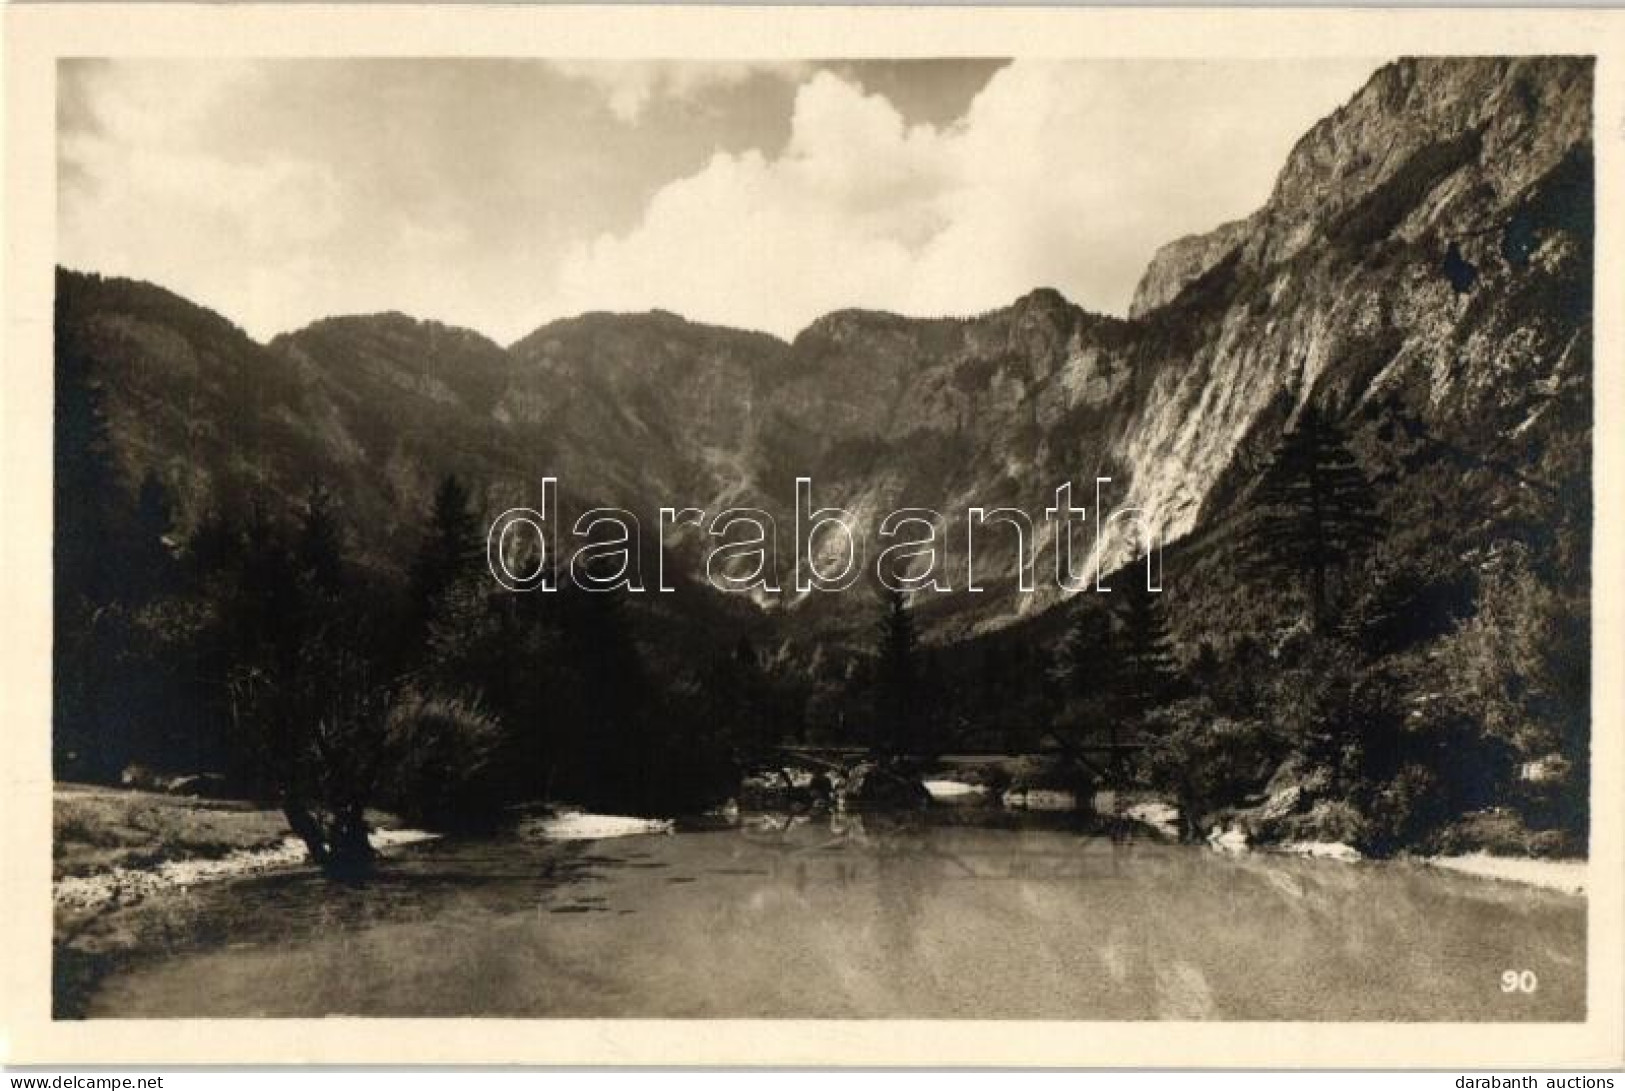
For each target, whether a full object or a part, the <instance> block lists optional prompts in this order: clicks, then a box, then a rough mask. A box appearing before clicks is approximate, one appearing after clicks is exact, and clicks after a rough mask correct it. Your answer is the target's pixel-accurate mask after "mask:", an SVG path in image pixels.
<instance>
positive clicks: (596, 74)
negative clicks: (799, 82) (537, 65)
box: [549, 60, 806, 125]
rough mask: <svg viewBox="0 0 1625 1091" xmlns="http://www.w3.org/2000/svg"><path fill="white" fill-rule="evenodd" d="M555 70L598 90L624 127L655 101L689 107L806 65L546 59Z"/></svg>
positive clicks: (793, 74) (794, 74) (796, 72)
mask: <svg viewBox="0 0 1625 1091" xmlns="http://www.w3.org/2000/svg"><path fill="white" fill-rule="evenodd" d="M549 64H550V65H551V67H552V68H553V70H554V71H555V72H557V73H558V74H559V75H561V76H565V77H567V78H569V79H573V80H579V81H582V82H585V83H588V84H591V85H592V86H594V87H596V88H598V89H599V90H600V91H602V92H603V93H604V95H605V96H607V97H606V103H605V104H606V105H607V106H608V108H609V111H610V113H612V114H613V115H615V117H616V119H617V120H619V121H621V122H623V123H624V124H627V125H634V124H637V123H638V122H639V121H641V120H642V119H643V116H644V114H645V112H646V111H647V110H648V108H649V105H650V103H652V102H654V101H655V100H657V99H669V100H673V101H677V102H688V103H692V102H695V101H697V100H698V99H699V98H700V97H701V96H702V95H703V94H704V93H705V92H708V91H713V90H719V89H720V90H727V89H729V88H734V87H738V86H739V85H740V84H743V83H745V82H746V81H748V80H750V79H751V78H752V77H754V76H757V75H770V76H774V77H776V78H779V79H785V80H791V81H794V80H795V79H797V78H799V76H800V75H801V74H802V73H803V72H804V71H805V69H806V66H805V65H802V64H798V63H795V62H785V63H771V62H762V63H757V62H750V61H605V60H591V61H551V62H549Z"/></svg>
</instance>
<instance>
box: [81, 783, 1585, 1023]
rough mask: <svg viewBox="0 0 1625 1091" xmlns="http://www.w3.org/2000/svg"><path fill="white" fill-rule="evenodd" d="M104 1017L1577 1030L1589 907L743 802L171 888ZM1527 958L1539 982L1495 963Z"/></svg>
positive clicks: (106, 993) (101, 988)
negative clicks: (1511, 979)
mask: <svg viewBox="0 0 1625 1091" xmlns="http://www.w3.org/2000/svg"><path fill="white" fill-rule="evenodd" d="M141 914H142V922H143V923H142V924H141V926H140V928H139V929H138V930H137V931H138V932H139V935H140V937H141V938H140V942H139V943H138V944H137V945H136V947H135V949H134V950H133V952H130V953H127V954H126V955H125V956H123V957H121V958H119V959H117V960H115V961H112V962H110V963H109V964H108V965H107V966H106V967H104V969H103V972H102V973H101V974H100V975H99V978H98V980H97V981H96V983H95V984H94V986H93V987H92V988H91V989H90V990H89V991H88V993H87V995H86V996H85V998H84V1004H83V1008H84V1012H85V1014H88V1015H90V1016H92V1017H95V1016H123V1017H155V1016H193V1017H197V1016H210V1017H226V1016H317V1015H328V1014H348V1015H371V1016H465V1015H494V1016H536V1017H581V1016H604V1017H627V1018H634V1017H650V1018H690V1017H693V1018H700V1017H729V1018H733V1017H737V1018H749V1017H764V1018H773V1017H786V1018H874V1017H932V1018H978V1019H988V1018H1027V1019H1091V1020H1122V1019H1230V1020H1315V1019H1337V1020H1493V1021H1504V1020H1572V1019H1580V1018H1583V1016H1584V1004H1585V1000H1584V997H1585V900H1584V899H1583V898H1581V897H1574V896H1569V895H1563V894H1558V893H1554V892H1550V891H1543V890H1538V889H1533V888H1527V887H1522V886H1516V885H1513V884H1508V883H1499V882H1492V881H1486V880H1482V879H1476V878H1469V877H1464V876H1456V875H1448V874H1443V873H1440V872H1438V871H1436V870H1433V869H1429V868H1426V867H1424V866H1422V865H1420V864H1412V863H1406V862H1392V863H1370V862H1361V863H1352V864H1351V863H1344V862H1338V861H1331V860H1311V859H1296V858H1288V857H1281V856H1270V855H1259V854H1253V855H1242V856H1227V855H1222V854H1219V853H1215V852H1212V851H1209V850H1207V849H1205V848H1195V847H1189V846H1178V845H1171V844H1165V843H1160V842H1158V841H1155V840H1150V839H1138V838H1122V837H1118V838H1115V839H1114V838H1112V837H1108V836H1104V835H1102V834H1100V833H1099V832H1096V831H1091V830H1089V829H1088V828H1085V827H1083V826H1080V825H1078V824H1077V823H1076V822H1075V820H1071V819H1068V818H1066V817H1062V816H1038V815H1021V814H1016V813H1011V812H992V811H980V812H953V811H946V812H933V813H932V815H931V816H930V817H929V818H928V817H925V816H907V817H902V816H896V817H889V816H885V815H874V814H868V815H864V816H861V817H859V816H844V815H835V816H817V817H806V816H803V817H798V818H794V819H792V818H789V817H788V816H766V815H764V816H754V817H750V816H747V817H746V818H745V819H744V820H742V821H739V820H736V821H724V820H712V821H704V822H696V823H687V824H680V825H679V827H678V829H677V830H676V832H673V833H666V834H649V835H640V836H631V837H619V838H614V839H604V840H598V841H578V842H563V843H560V842H548V841H542V840H530V839H526V838H522V837H518V836H510V837H503V838H495V839H478V840H475V839H468V840H456V839H448V840H443V841H437V842H430V843H426V844H422V845H415V846H411V847H410V848H407V849H404V850H401V851H399V852H398V853H397V854H395V855H393V856H391V857H390V858H388V859H387V860H386V861H384V863H383V865H382V867H381V869H380V872H379V874H378V875H377V876H376V877H375V878H372V879H370V880H368V881H367V882H366V883H364V884H358V885H344V884H339V883H335V882H331V881H328V880H326V879H323V878H322V877H320V876H319V875H317V874H315V873H314V872H313V871H310V870H308V869H298V870H294V871H289V872H285V873H280V874H274V875H261V876H255V877H251V878H244V879H241V880H235V881H229V882H220V883H215V884H210V885H205V886H197V887H192V888H188V889H184V890H176V891H170V892H167V893H165V894H163V895H162V896H161V898H158V899H154V900H153V904H148V905H144V906H143V907H141ZM1508 970H1512V971H1517V972H1519V973H1521V972H1523V971H1530V972H1531V974H1532V977H1526V978H1523V979H1522V980H1523V981H1524V982H1526V983H1527V982H1529V981H1534V982H1536V983H1537V984H1536V985H1535V987H1534V988H1533V990H1532V991H1521V990H1515V991H1512V992H1504V991H1502V987H1501V979H1502V974H1503V973H1504V972H1505V971H1508Z"/></svg>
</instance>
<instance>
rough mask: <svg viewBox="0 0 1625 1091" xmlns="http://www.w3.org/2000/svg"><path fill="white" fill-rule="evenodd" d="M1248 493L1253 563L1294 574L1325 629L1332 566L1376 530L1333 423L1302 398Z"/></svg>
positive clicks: (1367, 492) (1364, 489) (1358, 475)
mask: <svg viewBox="0 0 1625 1091" xmlns="http://www.w3.org/2000/svg"><path fill="white" fill-rule="evenodd" d="M1255 498H1256V499H1257V501H1258V503H1259V505H1260V508H1261V516H1260V518H1259V520H1258V521H1257V522H1256V523H1255V524H1254V526H1253V530H1252V534H1251V535H1250V539H1249V545H1250V547H1251V549H1252V551H1253V560H1254V563H1255V564H1256V565H1258V566H1260V567H1262V568H1265V569H1268V570H1271V571H1273V570H1274V569H1275V568H1277V567H1284V568H1286V569H1288V570H1289V571H1291V572H1294V573H1296V574H1297V575H1298V576H1300V577H1301V578H1302V579H1303V580H1304V581H1305V584H1306V590H1307V594H1308V599H1309V608H1310V619H1311V621H1312V622H1313V623H1314V625H1315V627H1316V628H1317V629H1320V630H1324V629H1325V627H1326V625H1327V623H1328V621H1329V614H1330V598H1331V595H1330V590H1329V582H1330V576H1331V573H1332V572H1333V570H1334V569H1336V568H1338V567H1339V566H1341V565H1342V564H1344V563H1346V562H1347V561H1348V560H1350V559H1351V558H1352V557H1353V556H1355V555H1356V554H1357V553H1359V552H1360V551H1361V550H1362V549H1363V548H1364V547H1365V546H1367V545H1369V544H1370V543H1371V542H1372V541H1374V540H1375V539H1376V538H1377V536H1378V534H1379V532H1380V523H1379V521H1378V518H1377V515H1376V513H1375V512H1374V511H1373V509H1372V507H1371V483H1370V480H1369V479H1368V478H1367V477H1366V475H1365V472H1364V471H1363V470H1362V469H1361V468H1360V464H1359V462H1358V461H1357V460H1356V459H1355V457H1354V455H1353V453H1352V452H1351V451H1350V450H1349V447H1348V439H1347V437H1346V436H1345V434H1344V433H1343V431H1342V429H1341V428H1339V427H1338V426H1337V424H1336V422H1334V421H1332V420H1331V419H1329V418H1328V417H1327V416H1326V415H1325V414H1324V413H1323V412H1322V411H1321V410H1319V409H1318V408H1316V407H1315V406H1314V405H1313V404H1308V405H1305V406H1304V407H1303V409H1302V411H1301V412H1300V413H1299V414H1298V419H1297V420H1296V421H1295V422H1293V424H1292V425H1291V426H1290V427H1288V428H1287V430H1286V432H1285V433H1284V434H1283V435H1282V436H1281V442H1280V445H1279V446H1278V447H1277V448H1276V450H1275V453H1274V455H1273V457H1272V458H1271V461H1270V465H1269V466H1268V467H1267V468H1266V469H1265V471H1264V475H1263V478H1262V479H1261V481H1260V483H1259V487H1258V491H1257V492H1256V494H1255Z"/></svg>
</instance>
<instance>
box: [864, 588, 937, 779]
mask: <svg viewBox="0 0 1625 1091" xmlns="http://www.w3.org/2000/svg"><path fill="white" fill-rule="evenodd" d="M877 630H878V631H877V642H876V653H877V654H876V663H875V719H876V723H875V732H874V738H873V740H872V744H873V746H874V749H875V750H876V751H877V752H878V753H880V754H882V755H884V756H888V757H897V756H900V755H904V754H918V753H919V751H920V748H921V747H922V746H923V745H924V743H925V740H924V738H923V734H924V732H923V731H922V730H921V728H922V720H923V717H922V715H921V712H922V709H921V708H920V696H921V694H920V663H919V636H918V634H917V633H916V632H915V629H914V618H913V616H912V615H911V614H910V612H909V608H908V600H907V599H906V598H905V597H904V595H903V593H902V592H900V591H895V590H888V591H887V592H886V594H885V598H884V613H883V614H882V615H881V618H880V622H879V624H878V626H877Z"/></svg>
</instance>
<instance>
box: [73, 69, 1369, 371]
mask: <svg viewBox="0 0 1625 1091" xmlns="http://www.w3.org/2000/svg"><path fill="white" fill-rule="evenodd" d="M1373 67H1375V66H1374V64H1373V63H1371V62H1349V63H1333V62H1327V61H1325V60H1319V61H1314V62H1267V61H1265V62H1260V61H1235V62H1223V63H1206V62H1142V61H1123V62H1110V61H1109V62H1100V61H1077V62H1064V61H1018V62H1015V63H1012V64H1009V65H1005V66H1003V67H996V66H994V65H991V64H988V63H986V62H982V63H975V62H932V63H931V64H929V65H913V64H911V63H910V62H902V61H893V62H840V63H831V64H827V65H825V64H813V63H806V64H801V63H790V64H778V63H773V64H758V63H754V62H745V63H713V62H703V63H701V62H626V63H621V62H600V61H593V62H580V63H566V64H560V63H555V62H543V63H536V62H531V61H499V60H466V61H465V60H450V61H434V60H429V61H421V60H391V61H383V60H374V61H354V60H287V61H270V60H261V61H252V62H243V63H238V62H227V61H214V60H209V61H180V60H174V59H156V58H154V59H120V60H116V61H90V60H80V61H67V62H63V64H62V66H61V69H60V73H59V74H60V77H61V78H60V79H59V87H60V92H59V93H60V95H61V99H60V102H59V111H58V115H59V132H58V165H59V168H60V174H59V187H60V188H59V194H58V199H59V203H58V208H59V217H58V230H59V235H58V254H59V260H60V261H62V262H63V263H64V264H66V265H69V266H72V267H75V268H80V269H87V270H94V271H97V272H101V273H107V274H119V275H127V276H134V277H140V278H143V279H147V280H152V281H156V282H158V283H160V284H163V285H165V286H166V287H169V288H171V289H173V290H175V291H178V292H180V293H181V294H183V295H186V296H188V297H189V298H192V299H194V300H196V301H198V302H200V303H203V304H205V305H208V306H211V307H214V308H215V309H217V310H219V311H220V312H221V313H223V314H226V315H227V316H229V317H231V318H232V319H234V320H236V321H238V322H240V323H242V325H243V326H244V327H245V328H246V329H248V331H249V332H250V333H252V334H254V335H255V336H258V337H262V338H264V337H269V336H272V335H274V334H276V333H278V332H281V331H283V330H288V329H292V328H296V327H298V326H300V325H303V324H304V323H306V322H309V321H311V320H313V319H316V318H319V317H322V316H324V315H331V314H343V313H355V312H363V311H377V310H387V309H399V310H403V311H406V312H408V313H412V314H416V315H419V316H421V317H428V318H438V319H441V320H443V321H448V322H453V323H458V324H463V325H469V326H473V327H474V328H477V329H479V330H481V331H482V332H485V333H487V334H489V335H491V336H493V337H496V338H499V339H501V340H513V339H515V338H517V337H519V336H522V335H523V334H525V333H528V332H529V331H530V330H531V329H534V328H535V326H536V325H537V324H539V323H540V322H542V321H546V320H548V319H552V318H559V317H564V316H567V315H570V314H576V313H580V312H582V311H587V310H644V309H648V308H652V307H662V308H666V309H669V310H673V311H677V312H678V313H681V314H684V315H687V316H689V317H691V318H695V319H700V320H705V321H711V322H718V323H723V324H728V325H736V326H744V327H751V328H757V329H766V330H771V331H774V332H776V333H779V334H782V335H791V334H794V333H795V332H797V331H798V330H800V329H801V328H803V327H804V326H805V325H806V324H807V323H808V322H809V321H811V320H812V319H814V318H816V317H817V316H818V315H820V314H823V313H826V312H828V311H830V310H835V309H838V308H841V307H848V306H864V307H878V308H886V309H890V310H895V311H900V312H902V313H905V314H916V315H940V314H968V313H976V312H980V311H984V310H987V309H990V308H993V307H997V306H1001V305H1004V304H1006V303H1008V302H1009V301H1011V300H1012V299H1014V298H1016V297H1017V296H1019V295H1021V294H1023V293H1025V292H1027V291H1030V290H1031V289H1032V288H1034V287H1038V286H1040V285H1048V286H1052V287H1055V288H1059V289H1060V290H1061V291H1063V292H1065V293H1066V294H1067V295H1068V296H1070V297H1071V298H1073V299H1075V300H1077V301H1078V302H1080V303H1082V304H1084V305H1086V306H1089V307H1092V308H1095V309H1098V310H1106V311H1118V312H1120V311H1122V310H1124V309H1125V308H1126V307H1127V305H1128V302H1129V298H1130V295H1131V293H1132V291H1133V288H1134V285H1135V283H1136V281H1137V280H1138V278H1139V275H1140V273H1141V272H1142V271H1143V269H1144V267H1145V264H1146V262H1147V261H1148V260H1149V258H1150V257H1151V254H1152V253H1153V251H1154V250H1155V249H1156V248H1157V247H1158V246H1159V245H1161V244H1163V243H1165V242H1168V241H1170V240H1171V239H1174V238H1176V237H1178V236H1180V235H1182V234H1188V233H1190V232H1194V231H1206V230H1209V229H1211V228H1212V227H1214V226H1216V225H1217V224H1219V223H1220V222H1222V221H1224V220H1226V219H1229V218H1233V217H1236V216H1240V215H1244V214H1246V213H1247V212H1249V211H1251V210H1252V209H1253V208H1255V207H1256V206H1257V205H1259V204H1260V203H1261V202H1262V201H1263V200H1264V199H1265V197H1266V196H1267V194H1268V192H1269V187H1270V184H1271V182H1272V180H1273V178H1274V176H1275V174H1276V172H1277V171H1278V170H1279V169H1280V166H1281V164H1282V162H1283V161H1284V159H1285V157H1286V155H1287V152H1288V151H1289V150H1290V148H1291V146H1292V143H1293V142H1294V141H1295V140H1296V139H1297V138H1298V137H1299V136H1300V135H1301V134H1302V133H1303V132H1304V131H1305V130H1307V129H1308V127H1309V126H1310V125H1311V124H1313V123H1314V122H1315V121H1316V120H1317V119H1318V118H1320V117H1322V116H1324V115H1325V114H1326V113H1328V112H1330V111H1331V110H1332V109H1334V108H1335V107H1336V106H1337V105H1338V104H1339V103H1340V102H1342V101H1343V100H1345V99H1346V98H1347V97H1348V96H1349V95H1350V94H1352V93H1353V92H1354V90H1355V89H1356V88H1358V87H1359V85H1360V84H1361V83H1362V82H1363V81H1364V80H1365V79H1366V78H1367V76H1368V75H1369V74H1370V71H1371V70H1372V68H1373ZM882 91H883V92H884V93H881V92H882ZM925 118H931V119H934V120H933V121H932V122H931V123H925V122H924V121H923V120H922V119H925ZM944 119H946V120H944Z"/></svg>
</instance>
